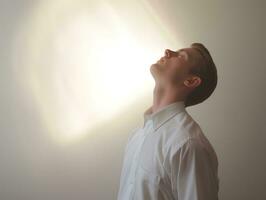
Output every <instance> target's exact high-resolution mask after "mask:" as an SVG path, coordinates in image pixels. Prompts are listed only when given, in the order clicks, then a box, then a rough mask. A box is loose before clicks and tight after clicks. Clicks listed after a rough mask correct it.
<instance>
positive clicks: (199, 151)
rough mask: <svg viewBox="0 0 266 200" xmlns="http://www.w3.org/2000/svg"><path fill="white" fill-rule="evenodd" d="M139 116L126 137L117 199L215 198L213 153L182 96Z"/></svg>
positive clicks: (216, 181) (215, 172) (216, 178)
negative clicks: (139, 124)
mask: <svg viewBox="0 0 266 200" xmlns="http://www.w3.org/2000/svg"><path fill="white" fill-rule="evenodd" d="M143 116H144V124H143V127H138V128H135V129H134V130H133V131H132V132H131V133H130V136H129V137H128V142H127V144H126V148H125V151H124V160H123V167H122V172H121V177H120V186H119V191H118V200H218V190H219V178H218V160H217V156H216V153H215V151H214V149H213V147H212V145H211V144H210V142H209V141H208V139H207V138H206V137H205V135H204V134H203V132H202V130H201V128H200V126H199V125H198V124H197V123H196V122H195V121H194V120H193V119H192V117H191V116H190V115H189V114H188V113H187V111H186V109H185V106H184V102H183V101H177V102H174V103H172V104H169V105H167V106H165V107H163V108H161V109H159V110H157V111H156V112H155V113H152V107H150V108H149V109H147V110H146V111H145V112H144V115H143Z"/></svg>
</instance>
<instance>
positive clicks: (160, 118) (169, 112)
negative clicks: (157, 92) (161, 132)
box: [143, 101, 185, 130]
mask: <svg viewBox="0 0 266 200" xmlns="http://www.w3.org/2000/svg"><path fill="white" fill-rule="evenodd" d="M184 110H185V103H184V101H176V102H174V103H171V104H168V105H166V106H164V107H162V108H161V109H159V110H157V111H156V112H155V113H152V106H151V107H149V108H148V109H147V110H146V111H145V112H144V113H143V118H144V123H143V127H144V126H145V124H146V122H147V121H148V120H150V119H151V120H152V122H153V129H154V130H157V129H158V128H159V127H160V126H161V125H163V124H164V123H165V122H166V121H168V120H169V119H170V118H172V117H173V116H174V115H176V114H178V113H180V112H182V111H184Z"/></svg>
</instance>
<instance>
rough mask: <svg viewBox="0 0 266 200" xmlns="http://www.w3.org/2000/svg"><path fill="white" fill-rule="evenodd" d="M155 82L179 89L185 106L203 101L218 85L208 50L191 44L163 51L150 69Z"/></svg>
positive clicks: (198, 44) (197, 44) (200, 45)
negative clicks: (174, 49) (175, 49)
mask: <svg viewBox="0 0 266 200" xmlns="http://www.w3.org/2000/svg"><path fill="white" fill-rule="evenodd" d="M150 71H151V74H152V75H153V77H154V79H155V81H156V83H158V84H160V85H162V86H163V87H168V86H171V87H174V88H177V89H178V90H179V91H181V92H182V93H183V94H184V96H186V98H185V106H186V107H188V106H192V105H196V104H198V103H201V102H203V101H204V100H206V99H207V98H208V97H209V96H210V95H211V94H212V92H213V91H214V89H215V88H216V85H217V69H216V66H215V64H214V62H213V60H212V57H211V55H210V53H209V51H208V49H207V48H206V47H205V46H204V45H203V44H201V43H193V44H191V45H190V47H188V48H182V49H179V50H178V51H171V50H169V49H166V50H165V54H164V56H163V57H161V59H160V60H158V61H157V63H155V64H153V65H152V66H151V68H150Z"/></svg>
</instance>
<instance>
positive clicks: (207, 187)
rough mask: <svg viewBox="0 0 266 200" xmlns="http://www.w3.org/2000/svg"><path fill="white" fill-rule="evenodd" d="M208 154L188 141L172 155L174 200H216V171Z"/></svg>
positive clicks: (202, 147) (194, 140)
mask: <svg viewBox="0 0 266 200" xmlns="http://www.w3.org/2000/svg"><path fill="white" fill-rule="evenodd" d="M214 166H215V165H214V164H213V163H212V159H211V157H210V155H209V152H208V151H207V150H206V149H205V148H204V146H202V145H201V143H200V142H199V141H198V140H196V139H189V140H188V141H187V142H185V144H183V145H182V147H181V148H179V150H178V151H177V152H176V153H175V154H174V156H173V160H172V162H171V171H172V172H171V183H172V190H173V193H174V196H175V199H176V200H218V179H217V174H216V173H217V171H216V169H215V167H214Z"/></svg>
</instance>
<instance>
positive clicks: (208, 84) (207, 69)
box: [185, 43, 217, 107]
mask: <svg viewBox="0 0 266 200" xmlns="http://www.w3.org/2000/svg"><path fill="white" fill-rule="evenodd" d="M190 46H191V47H192V48H195V49H196V50H197V51H198V52H199V53H200V55H201V57H202V61H203V62H200V63H199V64H197V65H196V66H193V67H192V68H191V71H190V73H191V74H194V75H197V76H199V77H200V78H201V80H202V81H201V83H200V85H199V86H197V87H196V88H195V89H194V90H193V91H192V92H191V93H189V94H188V96H187V98H186V100H185V107H188V106H193V105H196V104H198V103H201V102H203V101H204V100H206V99H207V98H208V97H209V96H210V95H211V94H212V93H213V91H214V89H215V88H216V85H217V69H216V66H215V64H214V62H213V59H212V57H211V54H210V52H209V51H208V49H207V48H206V47H205V46H204V45H203V44H201V43H192V44H191V45H190Z"/></svg>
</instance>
